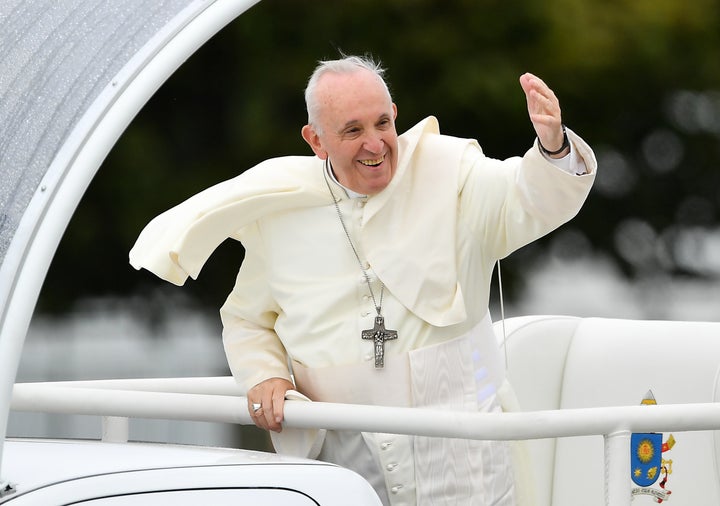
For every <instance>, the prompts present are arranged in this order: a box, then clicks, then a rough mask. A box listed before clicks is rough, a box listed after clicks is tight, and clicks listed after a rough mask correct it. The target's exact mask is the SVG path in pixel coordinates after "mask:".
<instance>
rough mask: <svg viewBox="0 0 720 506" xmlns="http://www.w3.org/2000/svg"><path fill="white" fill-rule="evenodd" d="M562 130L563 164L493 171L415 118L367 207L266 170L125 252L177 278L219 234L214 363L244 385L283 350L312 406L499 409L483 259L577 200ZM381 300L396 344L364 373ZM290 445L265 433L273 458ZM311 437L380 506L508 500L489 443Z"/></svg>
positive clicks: (586, 165)
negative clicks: (225, 290)
mask: <svg viewBox="0 0 720 506" xmlns="http://www.w3.org/2000/svg"><path fill="white" fill-rule="evenodd" d="M568 135H569V137H570V140H571V145H572V150H571V154H570V155H569V156H568V157H567V158H566V159H564V160H562V161H560V162H554V161H553V162H551V161H549V160H548V159H547V158H546V157H545V156H543V155H542V154H541V153H540V150H539V149H538V148H537V146H533V147H532V148H531V149H530V150H529V151H528V152H527V153H526V154H525V156H524V157H522V158H520V157H517V158H511V159H508V160H504V161H500V160H494V159H490V158H488V157H486V156H485V155H484V154H483V153H482V150H481V149H480V147H479V146H478V144H477V142H476V141H474V140H469V139H458V138H454V137H448V136H442V135H439V129H438V125H437V121H436V120H435V119H434V118H432V117H430V118H427V119H426V120H424V121H422V122H421V123H419V124H418V125H416V126H415V127H413V128H412V129H411V130H409V131H408V132H406V133H405V134H403V135H401V136H400V137H399V156H398V158H399V162H398V167H397V169H396V172H395V175H394V177H393V179H392V181H391V183H390V184H389V185H388V187H387V188H385V189H384V190H383V191H382V192H380V193H378V194H376V195H373V196H370V197H362V196H357V195H352V194H350V193H348V192H347V191H345V189H343V188H342V187H340V186H339V185H338V184H337V182H336V181H334V180H333V179H332V178H330V179H328V178H327V177H326V176H327V175H326V174H325V172H324V166H323V162H322V161H321V160H319V159H318V158H316V157H283V158H276V159H272V160H268V161H266V162H263V163H262V164H260V165H258V166H256V167H254V168H252V169H250V170H248V171H246V172H245V173H243V174H242V175H240V176H238V177H237V178H234V179H232V180H230V181H227V182H224V183H220V184H219V185H216V186H214V187H212V188H210V189H208V190H206V191H204V192H201V193H199V194H198V195H196V196H194V197H192V198H191V199H189V200H188V201H186V202H184V203H182V204H180V205H179V206H177V207H175V208H173V209H171V210H169V211H167V212H166V213H164V214H163V215H160V216H159V217H157V218H156V219H155V220H153V221H152V222H151V223H150V224H149V225H148V226H147V227H146V229H145V230H144V231H143V233H142V234H141V236H140V238H139V239H138V242H137V243H136V245H135V247H134V248H133V250H132V251H131V254H130V260H131V263H132V264H133V266H135V267H136V268H141V267H144V268H147V269H149V270H151V271H152V272H154V273H155V274H157V275H158V276H160V277H162V278H164V279H167V280H168V281H171V282H173V283H176V284H182V283H183V282H184V281H185V279H186V278H187V276H188V275H190V276H192V277H196V276H197V275H198V273H199V272H200V269H201V268H202V265H203V264H204V262H205V260H206V259H207V257H208V256H209V255H210V254H211V253H212V251H213V250H214V249H215V248H216V247H217V246H218V245H219V244H220V242H222V241H223V240H224V239H225V238H227V237H233V238H236V239H239V240H241V241H242V243H243V246H244V247H245V250H246V253H245V259H244V261H243V264H242V266H241V268H240V271H239V273H238V277H237V281H236V284H235V288H234V289H233V291H232V293H231V294H230V296H229V297H228V299H227V301H226V303H225V305H224V306H223V308H222V310H221V316H222V320H223V324H224V328H225V330H224V333H223V339H224V345H225V350H226V354H227V357H228V362H229V364H230V368H231V370H232V373H233V375H234V376H235V378H236V380H237V381H238V382H239V383H240V384H241V385H242V386H243V387H245V388H246V389H249V388H251V387H252V386H254V385H255V384H257V383H259V382H261V381H263V380H265V379H268V378H271V377H283V378H288V379H290V372H289V370H288V366H287V364H288V357H289V359H290V361H291V362H292V364H293V370H294V375H295V380H296V382H297V389H298V390H299V391H300V392H302V393H303V394H305V395H307V396H308V397H310V398H311V399H313V400H318V401H329V402H345V403H356V404H374V405H387V406H422V407H429V408H437V409H446V410H447V409H455V410H470V411H498V410H500V409H501V402H502V392H504V391H506V390H507V388H506V385H505V378H504V368H503V366H502V361H501V358H500V356H499V350H498V347H497V344H496V341H495V337H494V334H493V332H492V328H491V323H490V318H489V315H488V300H489V289H490V277H491V274H492V271H493V267H494V264H495V262H496V261H497V260H498V259H500V258H503V257H505V256H506V255H508V254H509V253H511V252H512V251H514V250H516V249H518V248H520V247H521V246H523V245H525V244H527V243H529V242H531V241H533V240H535V239H537V238H538V237H541V236H543V235H544V234H546V233H548V232H549V231H551V230H553V229H554V228H557V227H558V226H559V225H561V224H563V223H565V222H566V221H568V220H569V219H571V218H572V217H573V216H574V215H575V214H576V213H577V212H578V211H579V209H580V207H581V206H582V204H583V202H584V200H585V198H586V197H587V194H588V192H589V190H590V187H591V186H592V182H593V180H594V175H595V171H596V165H597V164H596V161H595V157H594V155H593V153H592V150H591V149H590V148H589V147H588V146H587V144H585V143H584V142H583V141H582V140H581V139H580V138H579V137H578V136H577V135H575V134H574V133H573V132H571V131H568ZM559 166H562V169H561V168H559ZM328 184H329V185H330V188H328ZM331 192H332V194H333V195H334V197H335V198H336V199H338V201H337V205H338V207H339V210H340V213H341V215H342V219H343V221H344V223H345V226H346V228H347V232H348V235H349V236H350V238H349V239H350V240H351V241H352V243H353V246H354V247H355V249H356V251H357V254H358V256H359V257H360V262H358V258H357V257H356V256H355V254H354V252H353V249H352V247H351V245H350V242H349V239H348V237H347V235H346V233H345V231H344V229H343V227H342V225H341V223H340V218H339V217H338V212H337V209H336V207H335V204H334V203H333V196H332V195H331ZM361 265H362V267H361ZM363 271H365V273H367V274H368V275H369V278H370V286H368V283H367V280H366V278H365V275H364V273H363ZM383 287H384V288H383ZM381 294H382V304H381V306H382V308H381V312H382V316H383V317H384V320H385V326H386V327H387V328H388V329H393V330H395V331H397V333H398V337H397V339H394V340H391V341H387V342H385V343H384V353H385V356H384V360H385V367H384V368H382V369H377V368H375V367H374V363H375V358H376V356H375V350H376V343H373V341H372V340H367V339H362V338H361V336H362V332H363V331H364V330H367V329H371V328H373V324H374V319H375V317H376V304H375V303H374V301H373V297H374V299H375V302H376V303H380V295H381ZM499 394H500V395H499ZM293 435H294V433H293V431H290V430H287V429H286V430H285V431H283V433H282V434H281V436H280V438H278V437H275V436H274V438H273V441H274V443H275V445H276V449H278V450H279V451H282V449H283V445H284V443H283V437H285V438H289V439H290V440H289V441H288V444H287V445H286V446H287V447H288V448H290V447H291V446H292V444H293V443H295V441H292V438H293ZM318 435H319V438H318V439H316V440H314V441H310V442H309V443H310V444H309V446H308V448H307V450H308V451H313V450H314V451H315V453H317V451H319V452H320V453H319V458H321V459H323V460H328V461H331V462H336V463H338V464H340V465H343V466H345V467H348V468H350V469H354V470H356V471H358V472H359V473H360V474H362V475H363V476H365V477H366V478H367V479H368V480H369V481H370V482H371V483H372V484H373V486H374V487H375V489H376V490H377V491H378V494H379V495H380V497H381V498H382V499H383V501H384V502H385V503H386V504H392V505H393V506H398V505H415V504H445V503H452V504H477V505H511V504H515V503H516V498H514V493H513V480H514V477H513V474H512V472H511V465H510V460H511V458H510V455H509V450H508V445H507V444H506V443H502V442H491V441H466V440H455V439H440V438H426V437H412V436H398V435H391V434H366V433H363V434H358V433H339V432H327V433H325V432H324V431H323V432H320V433H318ZM312 443H314V444H312ZM321 445H322V446H321ZM310 447H312V449H311V448H310ZM296 450H297V448H294V451H296ZM313 456H315V455H313Z"/></svg>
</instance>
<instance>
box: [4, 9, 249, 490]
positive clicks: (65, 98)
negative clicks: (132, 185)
mask: <svg viewBox="0 0 720 506" xmlns="http://www.w3.org/2000/svg"><path fill="white" fill-rule="evenodd" d="M258 1H259V0H155V1H153V2H146V1H144V0H68V1H62V2H57V1H56V0H33V1H27V0H25V1H23V0H4V1H3V7H2V10H1V11H0V117H2V118H3V121H2V122H0V434H2V436H3V437H2V438H1V439H0V462H1V461H2V450H3V442H4V436H5V433H6V430H7V420H8V413H9V405H10V398H11V394H12V387H13V383H14V381H15V375H16V373H17V367H18V363H19V360H20V354H21V352H22V347H23V344H24V341H25V335H26V334H27V330H28V327H29V325H30V320H31V317H32V313H33V310H34V308H35V305H36V303H37V298H38V295H39V293H40V289H41V287H42V283H43V281H44V279H45V275H46V274H47V270H48V268H49V265H50V262H51V261H52V257H53V256H54V254H55V251H56V249H57V246H58V244H59V242H60V238H61V237H62V234H63V233H64V231H65V229H66V227H67V224H68V223H69V221H70V218H71V216H72V214H73V212H74V211H75V208H76V207H77V205H78V203H79V202H80V199H81V198H82V195H83V194H84V192H85V190H86V189H87V187H88V185H89V184H90V181H91V180H92V178H93V177H94V175H95V173H96V172H97V170H98V168H99V167H100V164H101V163H102V161H103V160H104V159H105V157H106V156H107V154H108V152H109V151H110V149H111V148H112V147H113V145H114V144H115V142H116V141H117V139H118V138H119V137H120V135H121V134H122V132H123V131H124V130H125V128H126V127H127V125H128V124H129V123H130V121H131V120H132V119H133V118H134V117H135V115H136V114H137V113H138V112H139V110H140V109H141V108H142V107H143V105H144V104H145V103H146V102H147V101H148V100H149V99H150V97H151V96H152V95H153V94H154V93H155V91H156V90H157V89H158V88H159V87H160V86H161V85H162V83H164V82H165V80H167V78H168V77H169V76H170V75H171V74H172V73H173V72H174V71H175V70H176V69H177V68H178V67H179V66H180V65H181V64H182V63H183V62H184V61H185V60H186V59H187V58H188V57H189V56H190V55H192V54H193V53H194V52H195V51H196V50H197V49H198V48H199V47H200V46H202V45H203V44H204V43H205V42H206V41H207V40H208V39H209V38H211V37H212V36H213V35H215V34H216V33H217V32H218V31H220V30H221V29H222V28H223V27H224V26H225V25H227V24H228V23H229V22H231V21H232V20H233V19H235V18H236V17H237V16H239V15H240V14H242V13H243V12H244V11H246V10H247V9H249V8H250V7H252V6H253V5H254V4H256V3H257V2H258ZM0 471H1V469H0ZM6 485H7V484H4V483H3V481H2V474H1V472H0V495H1V494H2V491H3V489H4V488H5V486H6Z"/></svg>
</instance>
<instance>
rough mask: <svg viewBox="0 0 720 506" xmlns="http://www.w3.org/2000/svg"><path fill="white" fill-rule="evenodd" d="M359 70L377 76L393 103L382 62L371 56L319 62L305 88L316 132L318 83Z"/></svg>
mask: <svg viewBox="0 0 720 506" xmlns="http://www.w3.org/2000/svg"><path fill="white" fill-rule="evenodd" d="M359 70H368V71H370V72H372V73H373V74H375V75H376V76H377V77H378V78H379V79H380V82H381V83H382V85H383V87H384V88H385V91H386V92H387V94H388V97H389V98H390V101H392V97H391V96H390V90H389V88H388V85H387V83H386V82H385V79H384V78H383V76H384V74H385V69H384V68H383V67H382V66H381V65H380V62H375V60H373V59H372V57H370V56H345V55H343V57H342V58H340V59H338V60H322V61H319V62H318V65H317V67H315V70H314V71H313V73H312V75H311V76H310V79H309V80H308V84H307V87H306V88H305V106H306V107H307V113H308V124H309V125H311V126H312V127H313V128H315V129H316V130H319V128H320V127H319V125H318V124H317V117H318V114H319V109H320V105H319V104H318V102H317V97H316V90H317V84H318V81H320V78H321V77H322V76H324V75H325V74H329V73H333V74H352V73H353V72H357V71H359Z"/></svg>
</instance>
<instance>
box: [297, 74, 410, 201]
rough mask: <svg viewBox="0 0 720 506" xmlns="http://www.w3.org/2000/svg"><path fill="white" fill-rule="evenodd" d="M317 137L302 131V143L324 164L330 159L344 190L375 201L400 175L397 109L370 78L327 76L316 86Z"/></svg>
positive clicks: (314, 132)
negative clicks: (349, 190) (391, 181)
mask: <svg viewBox="0 0 720 506" xmlns="http://www.w3.org/2000/svg"><path fill="white" fill-rule="evenodd" d="M316 97H317V100H318V103H319V105H320V110H319V114H318V119H317V121H318V126H319V131H317V130H315V129H314V128H313V127H311V126H310V125H306V126H305V127H304V128H303V131H302V134H303V138H304V139H305V140H306V141H307V142H308V144H310V146H311V147H312V148H313V151H314V152H315V154H316V155H317V156H319V157H320V158H321V159H323V160H324V159H326V158H329V159H330V163H331V164H332V167H333V171H334V172H335V177H337V179H338V181H339V182H340V184H342V185H343V186H345V187H347V188H350V189H351V190H353V191H356V192H358V193H362V194H365V195H372V194H375V193H378V192H380V191H381V190H383V189H384V188H385V187H386V186H387V185H388V184H389V183H390V180H391V179H392V177H393V175H394V174H395V170H396V169H397V144H398V142H397V132H396V131H395V118H396V116H397V107H396V106H395V104H393V103H392V102H391V100H390V97H389V95H388V93H387V91H386V90H385V87H384V86H383V85H382V83H381V82H380V79H379V78H378V77H377V76H376V75H374V74H373V73H372V72H369V71H367V70H358V71H357V72H353V73H352V74H331V73H329V74H326V75H324V76H323V77H322V78H321V79H320V81H319V82H318V87H317V95H316Z"/></svg>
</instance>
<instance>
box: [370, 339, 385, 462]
mask: <svg viewBox="0 0 720 506" xmlns="http://www.w3.org/2000/svg"><path fill="white" fill-rule="evenodd" d="M374 358H375V355H373V354H372V353H368V354H367V355H365V361H366V362H369V361H370V360H372V359H374ZM384 449H385V448H383V450H384Z"/></svg>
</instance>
